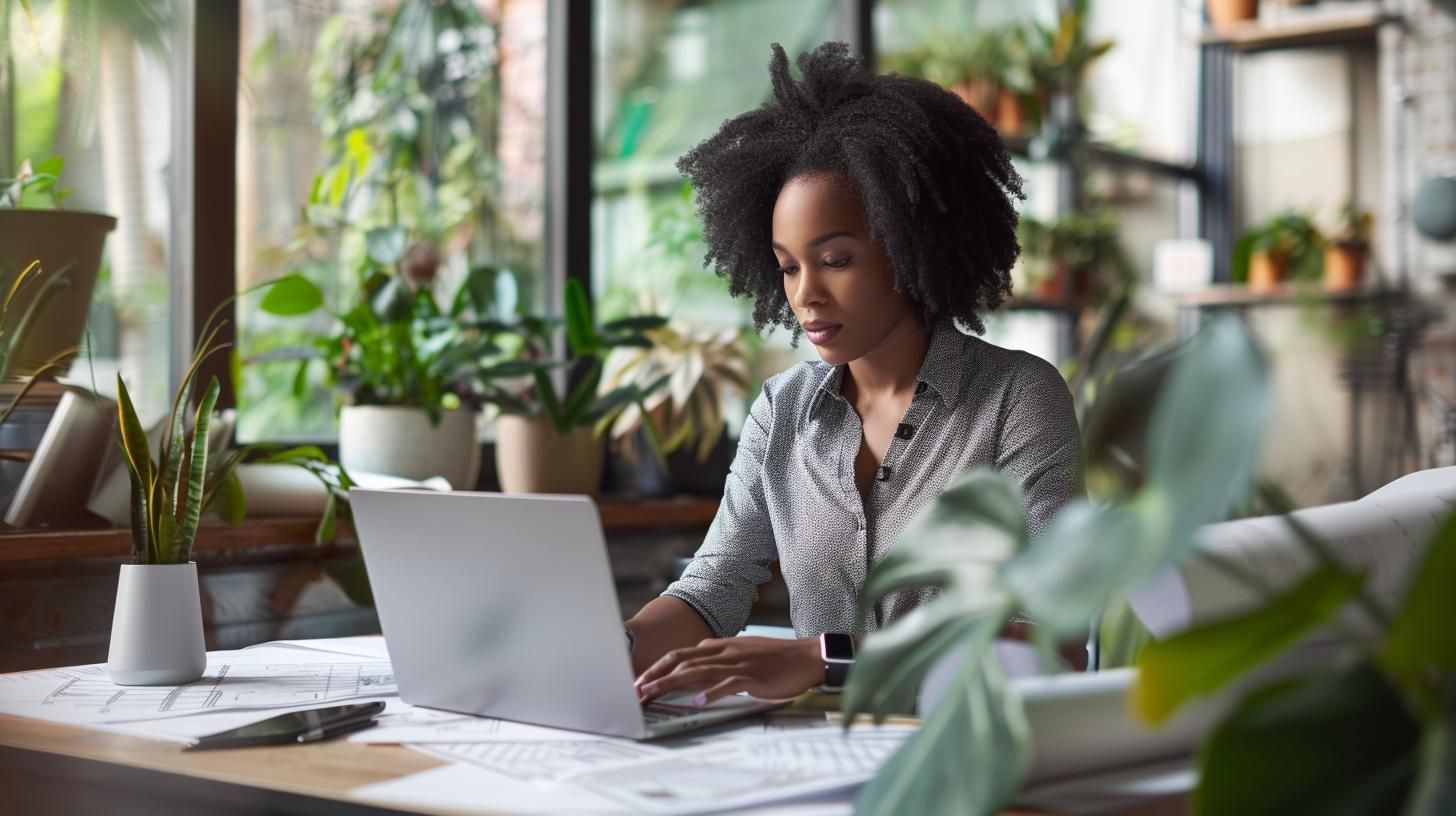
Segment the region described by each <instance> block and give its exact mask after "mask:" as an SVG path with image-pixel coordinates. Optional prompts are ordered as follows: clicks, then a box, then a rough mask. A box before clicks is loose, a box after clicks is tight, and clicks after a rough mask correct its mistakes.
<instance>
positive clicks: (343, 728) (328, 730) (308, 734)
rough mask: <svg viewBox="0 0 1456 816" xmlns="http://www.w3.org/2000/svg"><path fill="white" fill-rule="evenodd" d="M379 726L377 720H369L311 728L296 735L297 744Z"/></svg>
mask: <svg viewBox="0 0 1456 816" xmlns="http://www.w3.org/2000/svg"><path fill="white" fill-rule="evenodd" d="M378 724H379V720H376V719H373V718H370V719H367V720H360V721H358V722H346V723H343V724H341V725H337V726H326V727H324V728H312V729H309V730H308V731H305V732H304V733H302V734H299V735H298V741H299V742H318V741H320V740H326V739H330V738H333V737H342V736H344V735H345V734H352V733H354V732H355V731H363V730H364V729H366V728H369V727H370V726H375V725H378Z"/></svg>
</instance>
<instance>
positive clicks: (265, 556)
mask: <svg viewBox="0 0 1456 816" xmlns="http://www.w3.org/2000/svg"><path fill="white" fill-rule="evenodd" d="M598 507H599V509H600V510H601V515H602V526H603V528H605V530H606V532H607V533H608V534H612V533H623V532H645V531H655V530H701V529H706V528H707V527H708V525H709V524H711V523H712V521H713V516H714V515H715V514H716V513H717V512H718V500H717V499H709V498H704V497H678V498H670V499H646V500H628V499H613V498H604V499H602V500H600V501H599V502H598ZM317 525H318V520H317V519H313V518H258V519H249V520H247V521H244V522H243V523H241V524H225V523H223V522H218V521H206V522H203V524H202V528H201V529H200V530H199V531H198V534H197V546H196V549H195V552H196V560H197V561H198V562H199V563H229V564H232V563H241V562H248V563H256V562H260V561H271V560H278V559H279V558H289V557H297V555H298V554H299V553H302V552H304V551H310V550H314V551H316V552H315V553H313V554H315V555H317V556H320V557H324V556H329V555H336V554H338V553H339V552H340V551H341V550H342V549H353V544H352V542H353V531H351V530H350V529H349V528H348V527H347V526H345V525H341V526H340V529H339V532H338V536H337V537H336V538H337V540H336V542H335V543H334V544H332V545H328V546H326V547H324V548H318V547H316V545H315V544H314V542H313V537H314V530H315V528H316V527H317ZM130 553H131V531H130V530H125V529H102V530H22V531H17V532H11V533H5V534H0V564H7V563H9V564H16V563H17V562H27V561H39V560H55V559H78V558H126V557H127V556H128V555H129V554H130Z"/></svg>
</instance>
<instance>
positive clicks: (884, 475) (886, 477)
mask: <svg viewBox="0 0 1456 816" xmlns="http://www.w3.org/2000/svg"><path fill="white" fill-rule="evenodd" d="M875 478H876V479H877V480H879V481H881V482H888V481H890V466H889V465H880V470H879V472H878V473H876V474H875Z"/></svg>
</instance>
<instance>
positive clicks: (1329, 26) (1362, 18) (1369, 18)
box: [1201, 11, 1399, 52]
mask: <svg viewBox="0 0 1456 816" xmlns="http://www.w3.org/2000/svg"><path fill="white" fill-rule="evenodd" d="M1397 19H1399V18H1398V17H1397V16H1396V15H1392V14H1387V13H1382V12H1378V11H1371V12H1369V13H1363V14H1351V15H1339V16H1335V17H1329V18H1320V17H1312V18H1308V19H1297V18H1296V19H1290V20H1287V21H1281V22H1279V23H1265V22H1261V21H1258V20H1249V21H1248V22H1243V23H1235V24H1233V25H1228V26H1223V27H1220V28H1216V29H1209V30H1208V31H1206V32H1205V33H1204V34H1203V36H1202V37H1201V41H1202V42H1203V43H1204V44H1205V45H1227V46H1229V47H1231V48H1233V49H1234V50H1235V51H1243V52H1253V51H1272V50H1275V49H1280V48H1313V47H1317V46H1322V45H1348V44H1351V43H1368V44H1373V43H1374V42H1375V34H1376V32H1377V31H1378V30H1379V29H1380V26H1382V25H1384V24H1386V23H1388V22H1393V21H1395V20H1397Z"/></svg>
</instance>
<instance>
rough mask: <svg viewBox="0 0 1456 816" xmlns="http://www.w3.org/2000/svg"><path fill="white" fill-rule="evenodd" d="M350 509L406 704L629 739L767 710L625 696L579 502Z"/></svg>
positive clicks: (378, 495) (628, 675)
mask: <svg viewBox="0 0 1456 816" xmlns="http://www.w3.org/2000/svg"><path fill="white" fill-rule="evenodd" d="M349 501H350V504H351V505H352V506H353V512H354V525H355V532H356V533H357V535H358V537H359V546H360V549H361V550H362V551H363V553H364V564H365V566H366V567H367V568H368V571H369V583H370V586H371V587H372V588H373V590H374V603H375V608H376V609H377V611H378V612H379V622H380V625H381V626H382V627H383V629H384V639H385V642H386V643H387V644H388V645H389V655H390V659H391V661H392V662H393V664H394V674H395V678H396V680H397V681H398V683H399V694H400V698H401V699H403V700H404V701H405V702H407V703H411V704H414V705H420V706H427V707H430V708H440V709H445V710H448V711H459V712H463V713H467V714H478V715H483V716H488V717H499V718H501V719H507V720H515V721H518V722H525V723H534V724H537V725H548V726H554V727H557V728H570V729H573V730H578V731H590V732H593V733H597V734H610V735H613V736H619V737H628V738H631V739H652V738H654V737H660V736H665V735H668V734H674V733H678V732H681V731H686V730H689V729H693V728H701V727H703V726H708V725H714V724H717V723H720V722H723V721H725V720H730V719H733V718H735V717H742V716H746V715H749V714H755V713H758V712H761V711H767V710H768V709H771V708H774V707H775V706H777V705H779V704H777V703H769V702H765V701H763V700H756V699H753V698H750V697H743V696H730V697H728V698H726V699H724V700H720V701H717V702H716V703H714V704H710V705H708V706H705V707H701V708H699V707H695V706H692V705H690V704H685V703H687V702H688V700H689V699H690V697H691V695H681V696H680V697H678V698H676V699H673V698H669V699H665V700H663V701H661V702H653V703H650V704H648V705H647V706H643V705H641V704H640V703H639V702H638V701H637V693H636V690H635V689H634V688H633V686H632V681H633V674H632V665H631V660H630V659H629V655H628V652H627V639H626V636H625V635H624V634H623V632H622V619H621V610H620V608H619V607H618V605H617V592H616V586H615V584H614V583H613V581H612V570H611V567H610V566H609V565H608V563H607V548H606V542H605V541H604V540H603V537H602V525H601V519H600V516H599V515H598V514H597V508H596V504H595V503H593V502H592V500H591V499H590V498H588V497H586V496H539V495H532V496H520V495H509V496H508V495H503V494H499V493H466V492H457V493H436V492H426V491H412V490H411V491H407V490H362V489H358V488H355V489H354V490H351V491H349Z"/></svg>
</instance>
